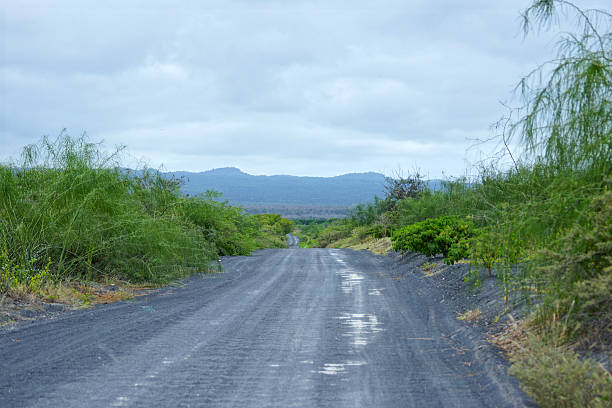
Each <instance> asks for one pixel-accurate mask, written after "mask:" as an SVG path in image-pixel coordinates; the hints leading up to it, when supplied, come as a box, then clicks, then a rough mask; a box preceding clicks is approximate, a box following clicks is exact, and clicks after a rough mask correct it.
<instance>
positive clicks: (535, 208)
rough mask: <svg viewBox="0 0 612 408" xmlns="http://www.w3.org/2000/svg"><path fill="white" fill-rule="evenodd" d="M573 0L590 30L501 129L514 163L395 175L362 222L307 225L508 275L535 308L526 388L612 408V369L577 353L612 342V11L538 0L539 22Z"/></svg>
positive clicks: (328, 240)
mask: <svg viewBox="0 0 612 408" xmlns="http://www.w3.org/2000/svg"><path fill="white" fill-rule="evenodd" d="M560 9H561V10H562V12H563V13H567V14H568V15H576V16H577V19H578V21H579V22H580V23H581V24H582V26H583V31H581V32H579V33H578V34H574V35H571V34H570V35H566V36H565V37H563V38H562V39H561V41H560V42H559V49H558V58H557V59H556V60H554V61H551V62H550V63H549V64H545V65H543V66H542V67H540V68H539V69H537V70H535V71H534V72H532V73H531V74H530V75H528V76H527V77H525V78H524V79H523V80H522V81H521V83H520V86H519V87H518V91H519V92H520V94H521V95H522V98H523V102H524V105H523V107H522V108H520V109H518V110H511V111H510V112H509V115H508V117H506V118H503V119H502V120H501V121H500V123H499V126H498V128H497V129H498V130H499V132H500V133H501V134H500V136H499V138H500V147H501V152H502V153H504V156H503V157H504V158H506V159H507V164H508V165H509V170H508V169H507V168H508V166H500V165H499V162H498V161H497V160H499V157H498V158H497V159H496V161H494V162H491V163H490V164H488V165H486V166H482V167H481V168H480V169H479V170H480V171H479V176H478V177H477V178H476V179H473V180H472V179H459V180H454V181H449V182H447V183H446V185H445V186H444V189H442V190H441V191H437V192H432V191H428V190H426V189H424V188H423V183H422V180H421V177H420V175H418V174H414V175H412V176H408V177H397V178H390V179H389V180H388V185H387V187H388V188H387V191H386V197H385V199H383V200H380V199H377V200H376V202H375V204H373V205H367V206H359V207H357V208H356V209H355V210H354V212H353V214H352V217H351V218H349V219H347V220H335V221H330V222H327V223H318V224H309V225H307V226H302V225H301V226H300V228H301V230H302V234H305V235H306V236H304V237H302V241H303V242H304V243H305V245H307V246H323V247H325V246H343V244H344V243H346V242H347V241H353V242H359V241H365V240H368V239H371V238H372V237H390V238H391V239H392V241H393V245H394V248H395V249H397V250H413V251H421V252H428V253H436V252H437V253H444V255H445V256H446V261H447V262H449V263H453V262H455V261H456V260H458V259H461V258H467V259H469V261H470V263H471V264H472V272H471V275H470V276H468V280H469V281H470V283H471V284H473V285H475V286H478V285H479V284H480V282H481V281H482V279H487V278H488V277H489V276H493V275H494V276H495V278H496V279H498V280H499V282H500V285H501V287H502V288H503V296H504V300H505V301H506V302H509V301H510V299H511V298H512V297H520V298H522V299H523V300H525V301H527V302H528V303H529V304H531V310H532V311H533V313H532V315H531V317H529V318H528V319H527V321H526V322H524V323H523V325H522V326H521V327H522V329H521V330H524V333H526V334H525V335H524V336H522V337H519V338H518V340H517V342H518V343H517V344H520V347H515V348H514V350H515V351H514V352H513V353H512V354H511V357H512V361H513V362H514V365H513V367H512V373H513V374H514V375H516V376H517V377H518V378H519V379H520V380H521V382H522V385H523V387H524V389H525V390H526V391H527V392H528V393H529V394H531V395H533V396H534V397H535V398H536V400H537V402H538V403H539V404H541V406H551V407H552V406H555V407H556V406H584V407H587V406H588V407H591V406H609V405H607V404H610V401H611V399H612V380H611V377H610V373H609V372H607V371H606V370H605V369H604V368H603V367H602V366H601V365H598V364H596V363H594V362H593V361H591V360H588V359H580V358H578V357H577V354H576V353H575V351H574V350H590V351H595V352H599V353H606V354H607V355H608V356H609V355H610V352H611V350H612V295H611V293H612V255H611V254H612V191H611V190H610V188H611V186H612V172H611V170H612V53H611V50H612V32H611V31H610V24H611V21H612V16H611V15H610V14H609V13H608V12H605V11H594V10H591V11H583V10H581V9H579V8H577V7H576V6H574V5H573V4H572V3H569V2H566V1H559V0H537V1H534V2H533V4H532V6H531V7H530V8H529V9H527V10H526V11H525V13H524V17H525V29H526V30H528V29H529V28H530V27H531V25H532V24H534V23H535V24H536V25H537V26H539V27H545V26H548V24H549V23H550V22H551V21H553V20H554V19H555V18H556V15H557V13H558V12H559V11H560ZM598 24H599V25H600V26H603V31H604V32H603V33H602V32H601V30H602V29H601V28H600V29H599V30H598V29H597V28H596V27H597V25H598ZM541 78H543V80H540V79H541ZM511 146H515V148H516V149H517V150H518V151H520V152H521V153H520V154H517V152H516V151H515V152H513V151H512V150H511V148H510V147H511ZM504 167H505V169H504ZM483 273H484V274H483ZM583 354H584V353H583Z"/></svg>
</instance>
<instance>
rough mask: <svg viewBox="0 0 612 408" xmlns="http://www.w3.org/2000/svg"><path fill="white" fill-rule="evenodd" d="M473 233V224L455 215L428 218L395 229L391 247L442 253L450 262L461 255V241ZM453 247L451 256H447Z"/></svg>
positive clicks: (424, 252) (433, 253) (431, 254)
mask: <svg viewBox="0 0 612 408" xmlns="http://www.w3.org/2000/svg"><path fill="white" fill-rule="evenodd" d="M472 234H473V224H472V223H471V222H469V221H465V220H461V219H458V218H455V217H448V216H443V217H438V218H430V219H427V220H425V221H421V222H417V223H415V224H412V225H408V226H405V227H403V228H401V229H399V230H397V231H396V232H395V233H394V234H393V238H392V241H393V249H394V250H396V251H407V250H410V251H415V252H421V253H423V254H425V255H427V256H433V255H436V254H442V255H444V257H445V258H447V259H448V260H449V262H452V261H453V260H454V259H456V258H457V257H460V256H462V253H461V251H462V247H461V246H460V245H459V243H460V242H461V241H464V240H466V239H468V238H469V237H470V236H472ZM453 245H455V247H454V251H453V258H452V259H451V258H448V257H449V252H450V250H451V247H453Z"/></svg>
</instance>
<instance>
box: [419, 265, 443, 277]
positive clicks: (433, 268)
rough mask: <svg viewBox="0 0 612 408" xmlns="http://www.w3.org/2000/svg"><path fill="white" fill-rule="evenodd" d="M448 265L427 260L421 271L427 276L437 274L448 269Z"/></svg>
mask: <svg viewBox="0 0 612 408" xmlns="http://www.w3.org/2000/svg"><path fill="white" fill-rule="evenodd" d="M447 267H448V266H447V265H445V264H443V263H440V262H425V263H424V264H423V265H421V272H423V274H425V276H427V277H430V278H431V277H432V276H436V275H438V274H440V273H442V272H444V271H445V270H446V268H447Z"/></svg>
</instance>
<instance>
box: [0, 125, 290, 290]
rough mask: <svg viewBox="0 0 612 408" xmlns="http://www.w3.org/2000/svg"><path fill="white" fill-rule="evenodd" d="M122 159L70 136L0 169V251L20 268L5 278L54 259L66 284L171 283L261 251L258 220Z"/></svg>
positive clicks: (40, 146)
mask: <svg viewBox="0 0 612 408" xmlns="http://www.w3.org/2000/svg"><path fill="white" fill-rule="evenodd" d="M118 159H119V154H118V153H117V152H116V153H113V154H104V153H103V152H102V150H101V149H100V147H99V146H98V145H96V144H93V143H89V142H88V141H87V140H86V138H84V137H81V138H71V137H70V136H68V135H66V134H65V133H62V134H61V135H60V136H59V137H58V138H57V139H55V140H51V139H49V138H43V139H42V141H41V143H39V144H37V145H32V146H28V147H26V148H25V149H24V153H23V157H22V161H21V162H20V163H17V164H12V165H3V166H0V194H1V195H0V198H1V199H0V252H1V253H2V254H3V259H5V264H6V265H12V266H11V268H9V266H6V267H3V268H4V269H3V270H4V275H7V276H8V272H6V271H7V270H9V269H11V270H22V271H23V270H29V271H31V273H30V275H34V274H35V272H36V271H39V270H42V269H43V268H45V266H46V265H47V264H48V263H49V260H51V264H50V268H49V270H50V272H51V274H52V275H53V276H54V277H55V278H58V279H63V278H77V279H101V278H104V277H115V278H121V279H127V280H130V281H150V282H163V281H167V280H169V279H174V278H176V277H179V276H183V275H185V274H188V273H193V272H195V271H206V270H208V269H209V268H210V261H211V260H215V259H217V257H218V255H235V254H248V253H250V252H251V251H252V250H254V249H256V248H257V247H258V245H259V244H258V242H257V240H258V239H260V237H261V236H262V227H263V224H262V223H261V222H259V221H258V220H257V219H256V218H254V217H250V216H247V215H246V214H244V213H243V212H242V210H240V209H238V208H233V207H230V206H229V205H227V204H225V203H219V202H216V201H213V200H212V199H211V198H207V197H201V198H185V197H181V196H180V195H179V193H178V187H179V183H178V181H176V180H168V179H165V178H163V177H162V176H161V175H160V174H159V173H158V172H155V171H150V170H144V171H140V172H130V171H126V170H124V169H121V168H120V167H119V160H118ZM270 233H271V232H270V231H268V232H267V234H270ZM273 233H275V234H277V235H279V234H280V232H278V231H274V232H273ZM275 244H277V245H280V243H279V242H278V241H277V242H275ZM26 266H27V267H26ZM5 278H6V276H5ZM6 279H8V278H6ZM6 279H5V280H6ZM5 286H6V285H5Z"/></svg>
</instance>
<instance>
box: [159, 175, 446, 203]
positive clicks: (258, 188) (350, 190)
mask: <svg viewBox="0 0 612 408" xmlns="http://www.w3.org/2000/svg"><path fill="white" fill-rule="evenodd" d="M165 174H167V175H171V176H174V177H182V178H183V179H184V182H185V183H184V185H183V186H182V188H181V190H182V192H183V193H184V194H189V195H197V194H201V193H204V192H206V191H207V190H214V191H218V192H220V193H222V194H223V196H222V198H223V199H224V200H227V201H229V202H230V203H231V204H234V205H240V206H243V207H247V208H248V207H259V208H261V207H264V206H317V207H336V208H340V207H345V208H346V207H352V206H355V205H357V204H359V203H367V202H373V201H374V196H376V195H377V196H379V197H382V196H384V194H383V189H384V181H385V176H384V175H383V174H380V173H373V172H370V173H352V174H344V175H342V176H336V177H298V176H287V175H278V176H253V175H250V174H247V173H244V172H242V171H241V170H240V169H237V168H235V167H225V168H220V169H213V170H209V171H205V172H201V173H191V172H185V171H177V172H169V173H165ZM428 183H429V185H430V186H431V188H432V189H438V188H439V184H440V182H439V180H431V181H429V182H428Z"/></svg>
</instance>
